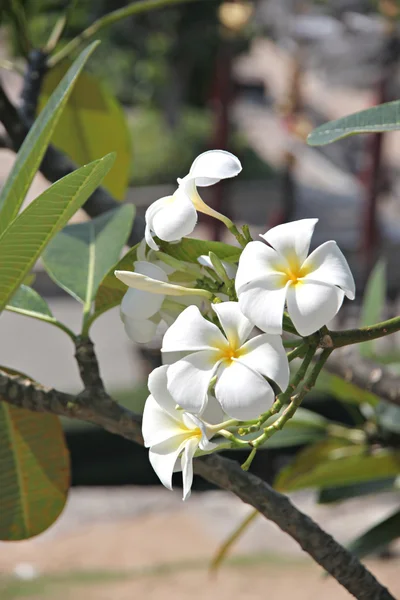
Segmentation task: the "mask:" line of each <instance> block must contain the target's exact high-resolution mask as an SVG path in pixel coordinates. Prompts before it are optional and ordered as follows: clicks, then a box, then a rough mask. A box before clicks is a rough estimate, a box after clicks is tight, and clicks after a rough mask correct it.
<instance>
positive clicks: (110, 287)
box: [94, 244, 139, 317]
mask: <svg viewBox="0 0 400 600" xmlns="http://www.w3.org/2000/svg"><path fill="white" fill-rule="evenodd" d="M138 247H139V244H136V246H133V248H131V249H130V250H129V252H127V253H126V254H125V256H123V257H122V258H121V260H120V261H119V262H118V263H117V264H116V265H114V266H113V267H111V269H110V270H109V271H108V273H107V275H106V276H105V277H104V279H103V281H102V282H101V284H100V286H99V289H98V292H97V295H96V299H95V305H94V314H95V315H96V316H97V317H98V316H100V315H101V314H103V313H104V312H106V311H107V310H110V309H111V308H114V306H118V305H119V304H121V300H122V298H123V297H124V295H125V294H126V290H127V287H126V285H125V284H124V283H122V281H120V280H119V279H117V278H116V277H115V275H114V271H117V270H118V271H132V270H133V263H134V262H135V261H136V259H137V249H138Z"/></svg>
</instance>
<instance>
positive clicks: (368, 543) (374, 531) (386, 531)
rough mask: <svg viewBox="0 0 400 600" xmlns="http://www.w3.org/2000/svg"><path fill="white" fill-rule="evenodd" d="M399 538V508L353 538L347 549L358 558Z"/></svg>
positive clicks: (376, 550)
mask: <svg viewBox="0 0 400 600" xmlns="http://www.w3.org/2000/svg"><path fill="white" fill-rule="evenodd" d="M398 538H400V510H397V511H395V512H394V513H392V514H391V515H390V516H389V517H387V518H386V519H383V521H381V522H380V523H378V524H377V525H375V526H374V527H372V528H371V529H369V530H368V531H366V532H365V533H364V534H363V535H361V536H360V537H358V538H357V539H355V540H353V541H352V542H351V543H350V544H349V546H348V549H349V550H350V552H353V554H356V555H357V556H358V557H359V558H363V557H364V556H367V554H372V553H373V552H378V551H379V550H382V549H384V548H385V546H387V545H388V544H390V543H391V542H394V541H395V540H397V539H398Z"/></svg>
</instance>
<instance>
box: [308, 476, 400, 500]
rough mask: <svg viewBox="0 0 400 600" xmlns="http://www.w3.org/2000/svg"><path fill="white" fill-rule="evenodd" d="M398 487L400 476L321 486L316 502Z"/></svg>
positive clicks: (347, 497)
mask: <svg viewBox="0 0 400 600" xmlns="http://www.w3.org/2000/svg"><path fill="white" fill-rule="evenodd" d="M399 489H400V477H397V478H396V477H388V478H386V479H373V480H372V481H363V482H362V483H353V484H350V485H338V486H337V487H327V488H323V489H322V490H321V491H320V493H319V496H318V503H319V504H330V503H331V502H341V501H342V500H348V499H349V498H356V497H359V496H367V495H369V494H379V493H381V492H388V491H392V490H399Z"/></svg>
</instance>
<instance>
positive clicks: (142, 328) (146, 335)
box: [121, 314, 158, 344]
mask: <svg viewBox="0 0 400 600" xmlns="http://www.w3.org/2000/svg"><path fill="white" fill-rule="evenodd" d="M121 316H122V321H123V323H124V327H125V331H126V334H127V336H128V337H129V338H130V339H131V340H132V341H133V342H137V343H138V344H147V343H148V342H150V341H151V340H152V339H153V337H154V336H155V334H156V331H157V327H158V322H157V321H158V319H157V318H156V317H152V320H150V319H131V318H130V317H128V316H126V315H124V314H122V315H121Z"/></svg>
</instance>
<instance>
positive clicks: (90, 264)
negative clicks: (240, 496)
mask: <svg viewBox="0 0 400 600" xmlns="http://www.w3.org/2000/svg"><path fill="white" fill-rule="evenodd" d="M133 217H134V206H133V205H132V204H126V205H124V206H121V207H120V208H116V209H114V210H110V211H108V212H106V213H104V214H103V215H101V216H99V217H96V218H95V219H92V220H90V221H86V222H85V223H79V224H77V225H68V226H67V227H65V229H63V230H62V231H60V233H58V234H57V235H56V236H55V237H54V238H53V239H52V241H51V242H50V244H49V245H48V246H47V248H46V250H45V252H44V253H43V256H42V260H43V264H44V266H45V268H46V271H47V272H48V274H49V275H50V277H51V278H52V279H53V280H54V281H55V282H56V283H57V285H59V286H60V287H62V288H63V289H64V290H65V291H66V292H68V293H69V294H71V296H73V297H74V298H76V299H77V300H79V301H80V302H82V303H83V304H85V305H87V306H89V305H90V304H91V303H92V301H93V300H94V298H95V296H96V293H97V290H98V287H99V285H100V283H101V281H102V279H103V277H104V276H105V275H106V274H107V272H108V271H109V270H110V269H111V267H112V266H113V265H114V264H115V263H116V262H117V261H118V259H119V257H120V254H121V250H122V248H123V246H124V244H125V243H126V240H127V238H128V236H129V233H130V231H131V229H132V223H133Z"/></svg>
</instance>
